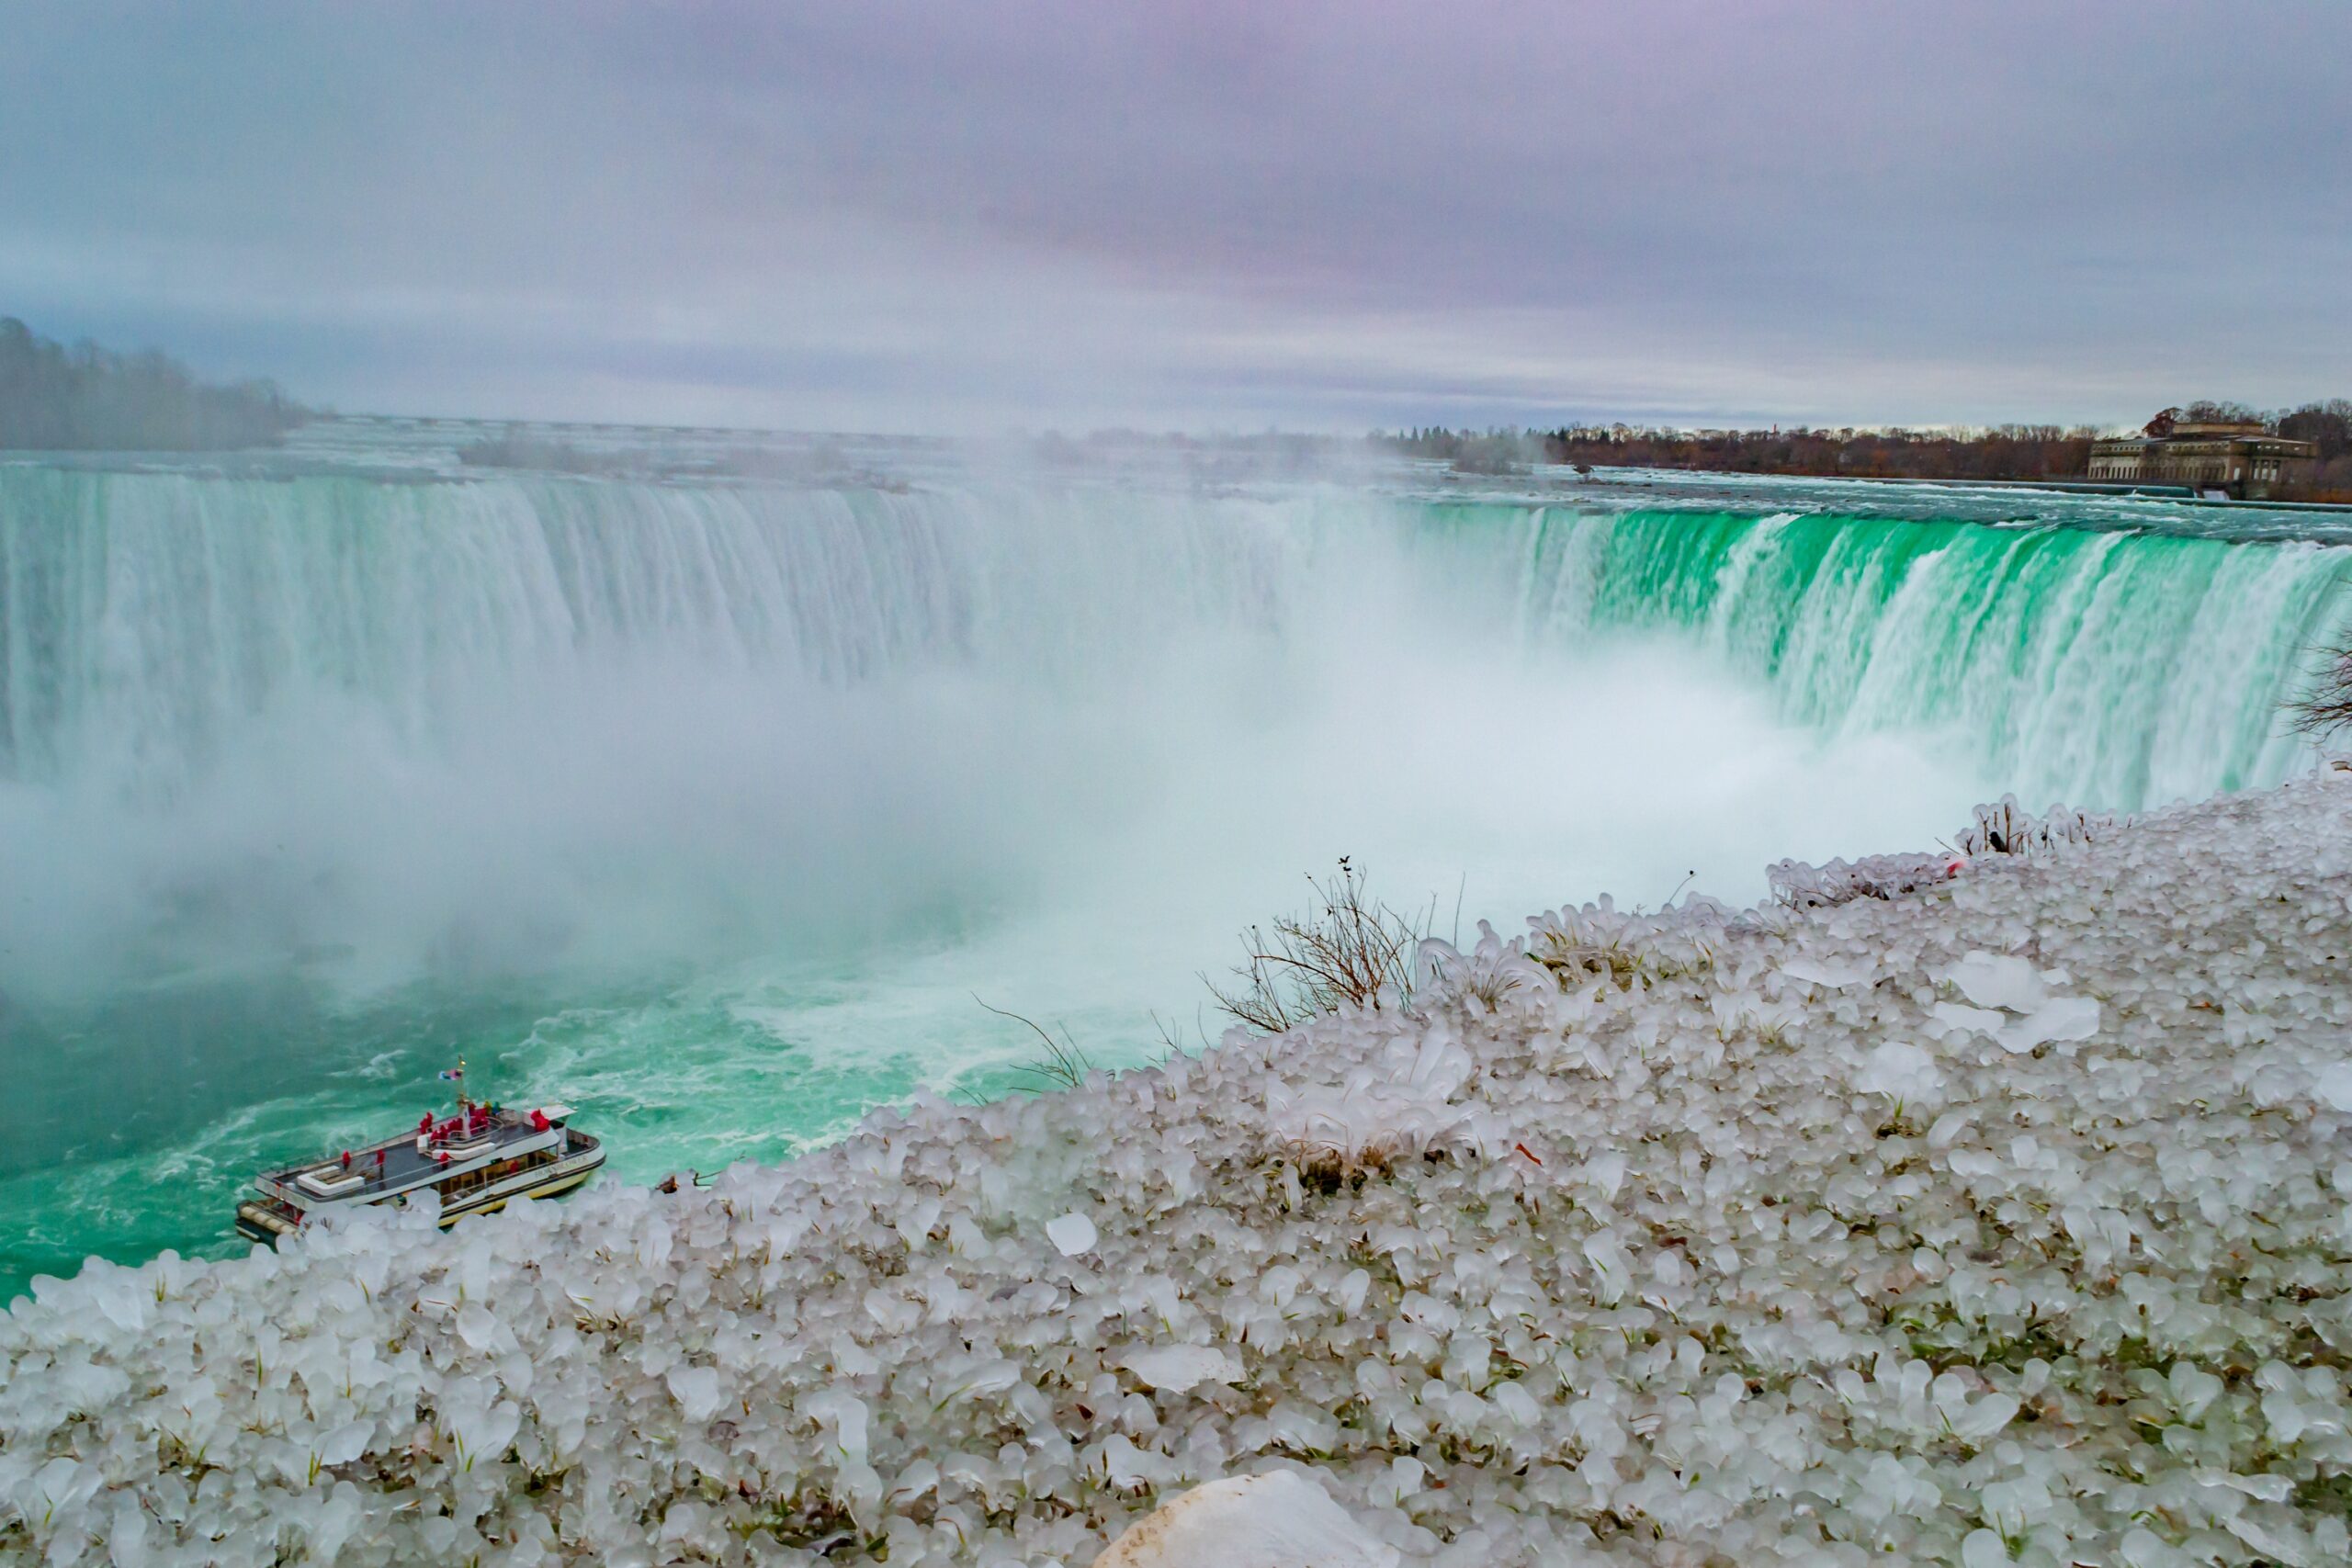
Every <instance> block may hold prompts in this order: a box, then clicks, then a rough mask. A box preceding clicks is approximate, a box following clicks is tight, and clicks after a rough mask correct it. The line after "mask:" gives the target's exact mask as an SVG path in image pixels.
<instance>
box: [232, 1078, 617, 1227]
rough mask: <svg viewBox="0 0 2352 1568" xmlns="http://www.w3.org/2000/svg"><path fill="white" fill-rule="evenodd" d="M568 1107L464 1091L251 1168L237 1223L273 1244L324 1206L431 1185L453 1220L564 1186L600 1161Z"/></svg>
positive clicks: (407, 1196) (447, 1220) (400, 1195)
mask: <svg viewBox="0 0 2352 1568" xmlns="http://www.w3.org/2000/svg"><path fill="white" fill-rule="evenodd" d="M570 1118H571V1107H570V1106H568V1105H541V1106H537V1107H534V1108H532V1109H530V1110H527V1111H516V1110H512V1109H504V1110H502V1109H500V1108H498V1107H495V1106H490V1105H475V1104H471V1103H469V1102H466V1101H462V1100H461V1101H460V1102H459V1107H458V1113H457V1114H456V1115H454V1116H451V1117H448V1118H447V1119H446V1120H435V1118H434V1117H432V1116H430V1115H427V1116H426V1117H424V1119H423V1120H422V1121H420V1122H418V1123H417V1125H416V1128H415V1130H414V1131H413V1132H410V1133H404V1134H401V1136H399V1137H397V1138H389V1139H386V1140H385V1141H384V1142H382V1143H379V1144H370V1145H368V1146H367V1147H366V1148H363V1149H346V1150H345V1151H343V1152H342V1153H340V1154H338V1155H336V1156H333V1157H332V1158H329V1159H324V1160H319V1161H314V1162H312V1163H311V1164H308V1165H298V1166H294V1167H292V1168H288V1169H285V1170H278V1171H272V1172H269V1173H266V1174H265V1175H262V1176H259V1177H256V1178H254V1191H255V1193H256V1194H257V1196H255V1197H253V1198H249V1199H247V1200H246V1201H243V1202H242V1203H240V1204H238V1205H237V1229H238V1231H239V1232H240V1233H241V1234H243V1235H247V1236H250V1237H251V1238H253V1239H254V1240H255V1241H259V1242H266V1243H269V1244H271V1245H273V1246H275V1245H276V1244H277V1240H278V1238H279V1237H281V1236H286V1235H292V1234H293V1233H294V1232H295V1231H297V1230H299V1229H300V1228H301V1226H302V1225H303V1224H304V1223H305V1222H307V1221H308V1220H310V1219H311V1217H312V1216H314V1215H316V1214H319V1213H322V1212H324V1211H326V1210H329V1209H338V1210H339V1209H344V1208H367V1207H372V1206H375V1205H378V1204H383V1203H407V1202H409V1201H413V1198H414V1196H415V1195H416V1194H418V1193H421V1192H426V1191H430V1192H432V1193H434V1194H435V1196H436V1197H437V1198H438V1199H439V1201H440V1205H441V1224H444V1225H451V1224H456V1223H457V1222H458V1221H459V1220H461V1219H463V1218H465V1217H466V1216H467V1215H468V1214H481V1213H491V1212H492V1211H493V1210H497V1209H501V1208H503V1207H505V1206H506V1204H507V1203H508V1202H510V1201H513V1200H514V1199H516V1198H523V1197H529V1198H551V1197H554V1196H556V1195H557V1194H558V1193H562V1192H569V1191H571V1190H572V1189H573V1188H575V1187H578V1186H579V1185H581V1184H582V1182H584V1181H586V1180H587V1179H589V1178H590V1177H592V1176H594V1175H595V1174H596V1170H597V1168H599V1167H600V1166H602V1165H603V1164H604V1163H605V1148H604V1145H603V1144H601V1143H599V1142H598V1141H597V1140H596V1139H594V1138H592V1137H590V1136H589V1135H588V1134H585V1133H582V1132H581V1131H579V1130H578V1129H577V1128H574V1127H572V1126H571V1124H570Z"/></svg>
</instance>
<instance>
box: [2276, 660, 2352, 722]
mask: <svg viewBox="0 0 2352 1568" xmlns="http://www.w3.org/2000/svg"><path fill="white" fill-rule="evenodd" d="M2287 715H2288V719H2289V721H2290V723H2291V725H2292V726H2293V728H2294V729H2295V732H2296V733H2297V734H2299V735H2308V736H2310V737H2312V739H2319V738H2320V737H2321V736H2324V735H2331V734H2333V733H2335V731H2336V730H2339V729H2342V728H2345V727H2346V725H2352V640H2347V641H2345V642H2340V643H2338V644H2336V645H2335V647H2333V648H2331V649H2327V651H2326V653H2325V655H2324V664H2323V665H2322V667H2321V670H2320V672H2319V678H2318V679H2317V680H2316V681H2315V682H2312V689H2311V690H2310V691H2308V692H2306V693H2304V694H2302V695H2301V697H2298V698H2297V699H2296V700H2295V701H2293V702H2291V703H2290V704H2288V705H2287Z"/></svg>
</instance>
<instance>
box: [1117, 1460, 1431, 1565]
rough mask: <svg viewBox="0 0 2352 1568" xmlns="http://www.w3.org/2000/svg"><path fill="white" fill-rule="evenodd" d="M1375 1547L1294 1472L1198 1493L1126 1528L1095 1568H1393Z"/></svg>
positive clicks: (1242, 1478)
mask: <svg viewBox="0 0 2352 1568" xmlns="http://www.w3.org/2000/svg"><path fill="white" fill-rule="evenodd" d="M1396 1565H1397V1549H1396V1548H1395V1547H1393V1546H1390V1545H1387V1544H1386V1543H1385V1542H1383V1541H1378V1540H1374V1539H1373V1538H1372V1537H1370V1536H1368V1535H1366V1534H1364V1532H1363V1530H1361V1529H1358V1528H1357V1527H1356V1522H1355V1521H1354V1520H1353V1519H1351V1518H1350V1517H1348V1516H1347V1514H1346V1513H1345V1512H1344V1511H1343V1510H1342V1509H1340V1507H1339V1506H1337V1505H1336V1504H1334V1503H1333V1502H1332V1501H1331V1499H1330V1497H1329V1495H1327V1494H1326V1493H1325V1492H1324V1491H1323V1489H1322V1488H1321V1487H1319V1486H1317V1485H1316V1484H1315V1483H1313V1482H1311V1481H1307V1480H1305V1479H1303V1478H1301V1477H1300V1475H1299V1474H1298V1472H1295V1471H1288V1470H1276V1471H1270V1472H1267V1473H1265V1474H1263V1475H1239V1476H1235V1477H1233V1478H1231V1479H1230V1480H1226V1481H1212V1482H1209V1483H1207V1484H1205V1485H1202V1486H1195V1487H1193V1489H1192V1490H1191V1491H1190V1492H1187V1493H1185V1494H1184V1495H1182V1496H1181V1497H1178V1498H1176V1499H1175V1500H1174V1501H1172V1502H1170V1503H1166V1504H1163V1505H1162V1506H1159V1508H1156V1509H1154V1510H1153V1511H1152V1512H1151V1513H1149V1514H1147V1515H1146V1516H1145V1517H1142V1518H1140V1519H1138V1520H1136V1522H1135V1523H1134V1524H1133V1525H1130V1526H1129V1527H1127V1532H1126V1533H1125V1535H1123V1536H1121V1537H1120V1538H1119V1539H1118V1540H1115V1541H1113V1542H1112V1543H1111V1550H1110V1551H1106V1552H1104V1553H1103V1555H1102V1556H1100V1557H1098V1558H1096V1559H1095V1560H1094V1568H1396Z"/></svg>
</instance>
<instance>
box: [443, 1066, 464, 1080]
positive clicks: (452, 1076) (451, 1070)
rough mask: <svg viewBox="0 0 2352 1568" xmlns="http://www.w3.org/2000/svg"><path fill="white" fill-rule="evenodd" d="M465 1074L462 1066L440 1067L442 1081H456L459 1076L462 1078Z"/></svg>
mask: <svg viewBox="0 0 2352 1568" xmlns="http://www.w3.org/2000/svg"><path fill="white" fill-rule="evenodd" d="M465 1076H466V1069H465V1068H463V1067H444V1068H442V1069H441V1080H442V1081H443V1082H444V1083H456V1082H457V1081H458V1079H459V1078H462V1077H465Z"/></svg>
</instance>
